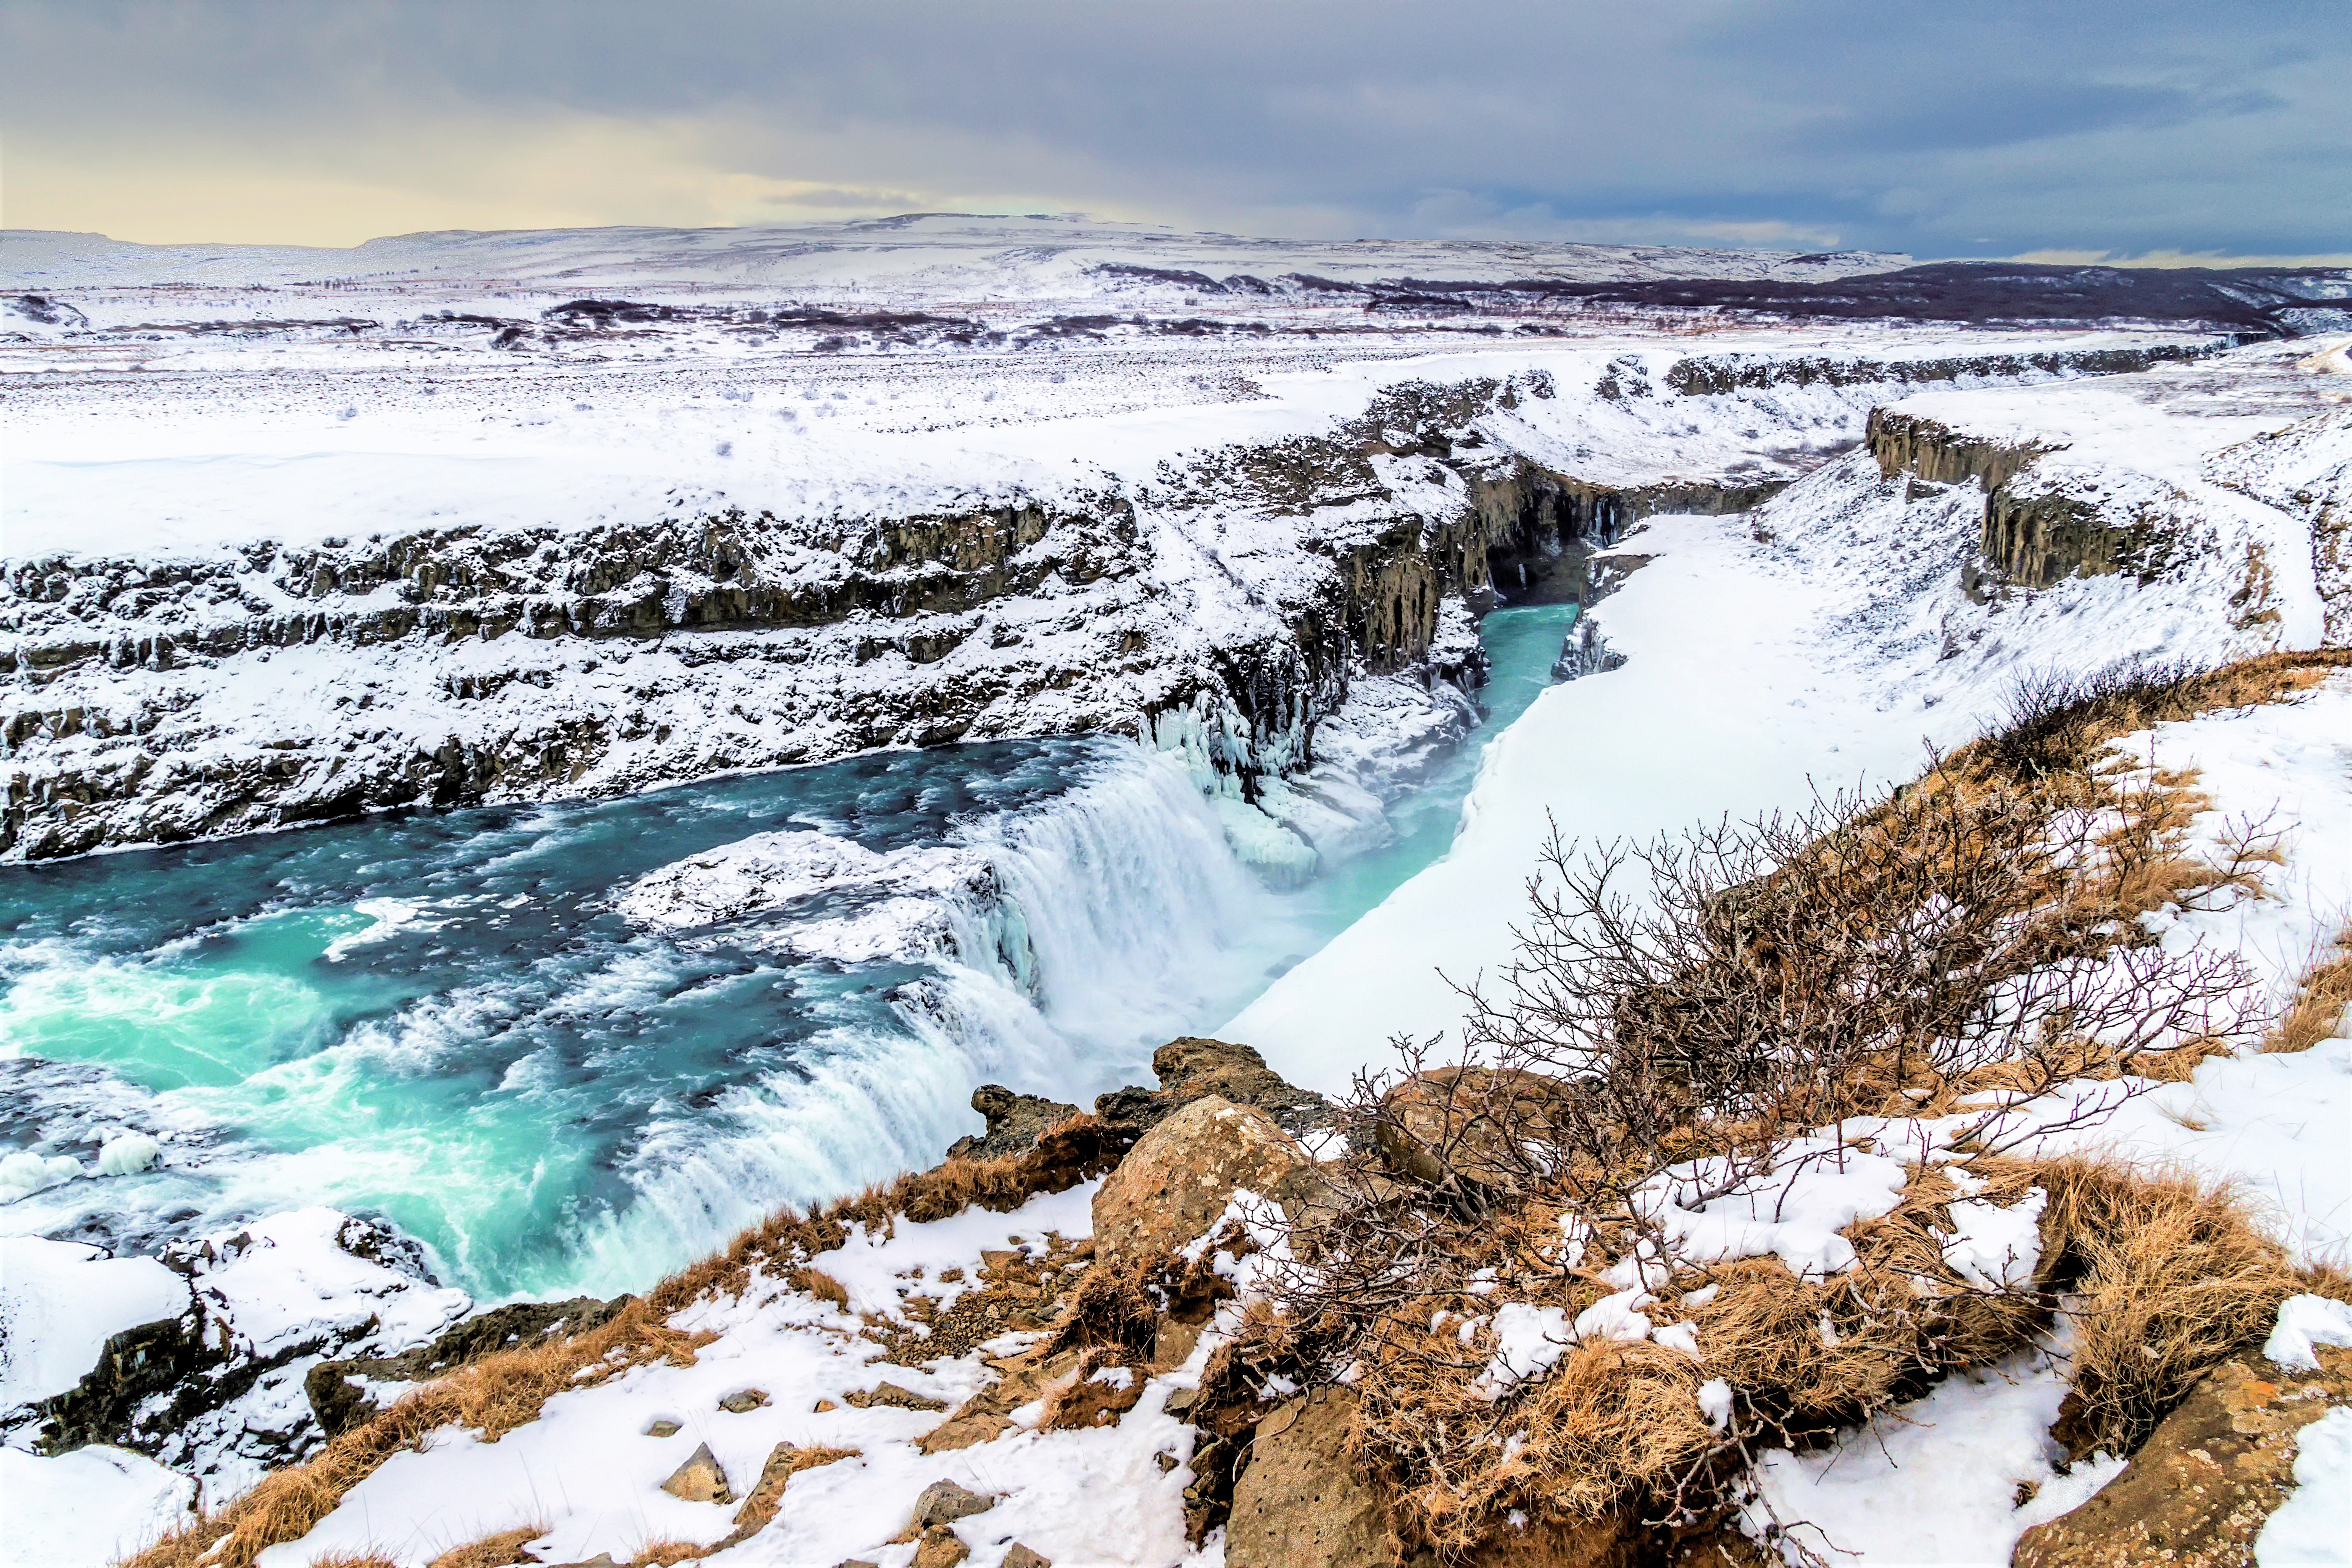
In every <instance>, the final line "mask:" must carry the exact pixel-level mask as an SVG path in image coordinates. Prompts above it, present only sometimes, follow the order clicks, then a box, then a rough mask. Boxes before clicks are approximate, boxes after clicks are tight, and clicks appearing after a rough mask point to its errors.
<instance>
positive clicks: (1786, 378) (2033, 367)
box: [1665, 342, 2222, 394]
mask: <svg viewBox="0 0 2352 1568" xmlns="http://www.w3.org/2000/svg"><path fill="white" fill-rule="evenodd" d="M2221 348H2222V345H2221V344H2220V343H2218V342H2217V343H2149V344H2145V345H2140V346H2136V347H2132V348H2118V349H2043V350H2032V351H2031V352H2027V353H2022V354H1952V355H1945V356H1941V357H1938V358H1936V359H1928V360H1876V359H1865V358H1862V357H1859V356H1854V355H1838V354H1692V355H1690V356H1688V357H1687V358H1685V359H1681V360H1677V361H1675V363H1674V365H1673V367H1672V368H1671V369H1669V370H1668V371H1666V373H1665V382H1666V384H1667V385H1668V386H1670V387H1672V388H1674V390H1675V391H1676V392H1683V393H1685V394H1698V393H1708V392H1736V391H1738V390H1740V389H1742V388H1759V389H1760V388H1764V387H1780V386H1799V387H1808V386H1833V387H1836V386H1853V385H1857V384H1863V383H1868V384H1871V385H1884V384H1885V383H1887V382H1894V383H1895V384H1897V385H1909V386H1927V385H1933V384H1935V383H1936V382H1956V381H1961V380H1964V379H1965V380H1985V381H2017V380H2021V379H2022V378H2025V377H2028V376H2033V375H2068V374H2071V375H2125V374H2128V373H2130V372H2132V371H2144V370H2147V369H2148V368H2149V367H2151V366H2154V365H2160V364H2168V363H2175V362H2178V361H2183V360H2196V359H2202V358H2204V357H2205V356H2207V355H2209V354H2215V353H2219V352H2220V351H2221Z"/></svg>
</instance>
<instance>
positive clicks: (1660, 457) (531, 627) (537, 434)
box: [0, 334, 2206, 858]
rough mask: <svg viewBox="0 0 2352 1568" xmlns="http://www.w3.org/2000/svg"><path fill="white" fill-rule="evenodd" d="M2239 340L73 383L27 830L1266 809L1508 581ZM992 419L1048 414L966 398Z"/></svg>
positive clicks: (19, 605)
mask: <svg viewBox="0 0 2352 1568" xmlns="http://www.w3.org/2000/svg"><path fill="white" fill-rule="evenodd" d="M2205 346H2206V345H2204V344H2201V343H2200V342H2198V341H2197V340H2189V341H2188V342H2185V343H2184V342H2182V341H2180V340H2161V339H2151V338H2147V337H2145V336H2142V337H2137V338H2134V337H2131V336H2128V335H2126V336H2121V337H2118V336H2117V335H2113V334H2084V335H2076V336H2074V337H2061V338H2058V339H2054V340H2024V341H2021V340H2018V339H2016V338H2014V337H2006V336H2000V335H1993V336H1979V337H1975V338H1969V337H1963V338H1960V339H1958V340H1954V339H1949V338H1941V339H1922V338H1919V337H1916V336H1909V337H1898V338H1897V339H1895V340H1885V339H1880V338H1861V339H1847V340H1833V341H1831V342H1828V343H1824V342H1823V341H1822V340H1808V341H1804V342H1801V343H1783V342H1781V341H1780V340H1769V339H1767V340H1757V341H1754V342H1751V343H1749V344H1748V345H1746V346H1744V347H1743V346H1741V345H1740V344H1739V343H1738V341H1734V342H1728V343H1724V344H1721V345H1720V346H1719V347H1718V346H1717V345H1714V344H1711V345H1709V347H1710V350H1713V351H1711V352H1710V353H1709V354H1708V355H1706V356H1704V357H1703V358H1701V357H1695V356H1692V355H1690V354H1689V353H1688V352H1687V351H1686V350H1683V349H1681V348H1679V347H1675V348H1668V347H1664V346H1663V345H1660V344H1658V343H1657V342H1656V341H1655V340H1651V341H1649V342H1647V343H1641V342H1639V341H1638V340H1637V341H1636V342H1635V343H1633V344H1628V343H1626V342H1625V341H1624V340H1619V342H1618V343H1617V344H1615V345H1612V346H1608V347H1602V348H1596V349H1587V350H1512V351H1501V352H1481V353H1475V354H1463V355H1448V356H1440V357H1435V358H1423V359H1420V360H1405V361H1370V362H1359V363H1354V364H1340V363H1336V362H1333V363H1325V364H1323V365H1320V366H1319V367H1318V368H1316V369H1313V370H1310V371H1292V372H1290V373H1286V374H1282V375H1279V376H1277V375H1273V374H1267V375H1265V377H1264V379H1263V380H1262V381H1258V382H1250V383H1248V385H1247V389H1246V395H1239V394H1235V393H1230V392H1219V393H1213V394H1210V395H1209V397H1208V401H1205V402H1202V401H1194V402H1192V403H1191V404H1190V406H1179V407H1175V408H1171V409H1167V410H1164V411H1162V412H1160V413H1155V414H1151V415H1149V416H1146V415H1142V414H1139V413H1082V412H1078V411H1082V410H1085V409H1087V408H1089V407H1090V406H1097V405H1096V404H1093V403H1092V402H1090V400H1093V399H1097V398H1098V397H1103V396H1114V397H1124V396H1130V395H1132V389H1131V385H1130V383H1131V382H1134V381H1135V379H1136V377H1137V375H1139V374H1140V375H1142V376H1144V377H1145V378H1147V379H1148V378H1150V377H1153V376H1157V377H1161V378H1167V377H1171V376H1172V375H1174V374H1175V373H1176V372H1177V371H1182V370H1184V369H1186V368H1187V367H1188V366H1192V365H1196V364H1197V363H1198V361H1196V360H1189V359H1185V358H1183V357H1182V356H1173V355H1171V354H1166V353H1162V354H1157V355H1142V356H1140V357H1138V356H1133V355H1118V356H1110V355H1097V356H1087V357H1082V358H1079V359H1076V360H1069V361H1063V362H1064V363H1065V364H1066V365H1068V366H1069V369H1068V370H1067V371H1055V373H1054V374H1052V375H1051V376H1050V377H1049V376H1047V375H1045V374H1044V373H1043V372H1042V371H1039V370H1037V369H1036V368H1035V367H1024V369H1023V370H1022V371H1020V372H1019V373H1014V372H1013V371H992V372H991V373H990V374H989V375H987V376H985V377H981V376H976V375H975V373H974V371H973V370H972V368H971V366H970V365H968V364H966V363H964V362H963V361H952V360H943V361H934V362H930V363H929V364H928V365H927V366H926V367H925V368H923V370H922V371H920V373H915V372H914V370H913V367H911V366H908V367H902V368H901V369H900V371H899V372H898V374H897V375H896V376H895V377H893V378H877V377H876V376H874V375H872V374H871V373H869V372H868V371H865V370H859V371H856V374H855V375H854V376H850V377H848V378H847V379H844V378H843V377H842V376H841V375H839V374H835V372H833V371H826V372H824V373H823V374H820V373H819V372H817V371H812V370H811V369H810V368H809V367H808V366H806V365H805V364H795V363H793V362H791V361H778V362H775V363H772V364H771V365H770V366H768V367H767V369H766V370H765V371H764V372H763V374H762V375H761V376H757V377H754V376H751V375H748V374H744V373H739V372H737V371H722V370H721V369H720V368H719V367H717V366H709V365H706V366H703V367H701V368H700V370H699V372H698V373H699V375H700V376H701V378H702V379H701V380H700V381H699V382H697V381H696V380H695V379H694V376H695V374H696V373H697V372H696V371H694V370H693V369H692V368H690V367H681V370H680V371H677V372H666V373H665V374H664V375H663V376H659V377H656V376H654V375H652V374H650V373H649V372H642V371H634V370H623V371H611V370H602V371H594V372H589V371H566V372H563V373H562V375H558V376H556V377H555V378H554V379H553V380H549V379H547V378H546V377H544V376H542V377H540V378H538V379H536V380H534V379H532V378H530V377H526V376H521V375H519V374H517V373H514V372H512V371H509V370H506V369H499V370H495V371H492V370H485V371H475V372H471V373H468V374H467V375H463V376H457V377H453V378H450V379H448V380H442V381H436V380H431V379H428V380H426V381H425V382H423V383H422V384H420V383H418V382H416V380H415V378H414V377H412V376H410V375H407V374H405V373H394V372H390V371H370V372H367V373H343V372H340V371H338V372H332V373H331V372H328V371H283V370H278V369H272V368H269V366H268V361H267V359H266V357H265V359H264V360H263V361H262V363H261V366H260V368H257V369H255V370H252V371H238V372H237V373H236V374H228V375H221V376H210V377H203V378H196V379H194V380H183V381H178V382H157V381H139V380H136V379H126V378H121V377H115V376H110V375H103V374H95V373H93V374H90V375H87V376H82V377H76V378H68V379H66V380H63V381H57V382H48V381H45V382H42V383H40V384H39V386H38V387H37V388H36V389H34V390H33V392H32V395H30V396H29V397H28V398H26V400H25V402H26V417H24V418H21V419H18V420H16V421H14V422H12V436H11V444H12V446H13V447H14V448H15V449H16V453H18V454H19V455H21V456H20V459H12V464H11V468H12V483H11V486H10V497H9V501H8V506H9V509H10V517H9V536H10V541H11V554H12V556H13V558H14V559H13V560H12V562H11V570H9V571H8V572H7V575H6V579H5V589H0V592H5V599H0V620H5V629H6V631H7V632H8V633H10V634H11V635H10V636H9V638H8V646H7V652H8V653H9V654H10V655H11V657H12V659H13V662H14V664H16V675H17V688H18V696H17V701H16V709H15V712H14V713H12V714H10V715H9V716H7V718H6V720H5V740H6V745H7V747H8V757H9V761H10V762H11V764H12V765H13V766H12V771H13V773H14V775H15V783H14V785H13V787H12V789H11V791H10V800H9V801H8V803H7V806H6V808H5V811H6V818H5V824H0V852H5V854H7V855H9V856H12V857H20V858H21V857H41V856H52V855H57V854H65V853H74V852H81V851H86V850H89V849H93V848H99V847H102V846H105V845H109V844H122V843H134V842H147V841H170V840H174V839H183V838H187V837H191V836H201V835H209V834H217V833H223V832H234V831H249V830H252V829H256V828H264V827H270V826H277V825H281V824H285V823H289V822H295V821H316V820H320V819H323V818H330V817H335V816H341V815H348V814H350V813H352V812H354V811H359V810H368V809H373V808H377V807H382V806H387V805H397V804H404V803H407V802H411V801H421V802H430V803H434V804H445V805H446V804H456V803H467V802H474V801H495V800H530V799H541V798H550V797H557V796H565V795H583V794H600V793H614V792H620V791H625V790H630V789H641V788H644V787H646V786H648V785H651V784H656V783H661V782H667V781H674V780H678V779H691V778H697V777H702V776H706V775H709V774H710V773H713V772H719V771H725V770H728V769H730V768H761V767H773V766H778V765H782V764H790V763H796V762H803V761H812V760H821V759H824V758H831V757H836V756H840V755H843V754H845V753H846V752H850V751H855V750H859V749H864V748H867V747H876V746H889V745H932V744H938V743H940V742H942V741H947V740H952V739H959V738H975V739H977V738H989V737H1003V736H1014V735H1036V734H1045V733H1072V732H1080V731H1105V730H1108V731H1112V732H1118V733H1126V734H1132V735H1138V736H1140V737H1147V738H1149V739H1150V740H1151V741H1152V742H1153V743H1154V744H1157V745H1160V746H1161V747H1172V748H1177V749H1181V750H1184V751H1185V752H1186V753H1187V755H1188V756H1189V757H1190V758H1192V761H1193V762H1194V763H1195V765H1196V766H1197V767H1198V768H1200V770H1201V772H1202V776H1203V781H1204V783H1206V784H1208V785H1209V786H1210V787H1211V788H1213V789H1215V790H1217V791H1218V792H1220V793H1230V794H1232V795H1234V796H1235V797H1237V798H1239V799H1243V800H1249V799H1252V798H1254V797H1255V795H1256V793H1257V792H1258V789H1259V786H1258V782H1257V781H1258V780H1259V779H1262V778H1265V777H1268V776H1273V775H1279V774H1283V773H1286V772H1289V771H1293V770H1296V769H1297V768H1303V767H1305V766H1307V764H1308V763H1310V762H1311V761H1312V759H1313V755H1314V732H1315V727H1316V726H1317V725H1318V723H1319V722H1321V720H1322V719H1323V718H1324V717H1326V716H1328V715H1329V714H1331V713H1332V712H1334V711H1336V709H1337V708H1338V706H1339V704H1340V703H1341V702H1342V701H1344V700H1345V698H1346V696H1347V695H1348V692H1349V685H1350V684H1351V683H1353V682H1356V681H1359V680H1361V679H1365V678H1382V679H1385V678H1389V677H1391V675H1393V674H1396V673H1398V672H1416V673H1417V674H1415V676H1414V679H1413V681H1412V683H1411V685H1412V686H1413V687H1414V688H1416V689H1421V690H1423V693H1424V697H1426V689H1427V686H1428V685H1429V682H1430V681H1432V680H1434V679H1440V678H1444V679H1448V680H1454V681H1457V682H1458V681H1463V680H1466V679H1472V678H1475V671H1472V670H1470V669H1467V668H1464V667H1457V666H1454V665H1450V664H1446V663H1445V661H1444V658H1443V657H1439V658H1438V659H1437V660H1436V662H1435V663H1434V664H1432V663H1431V662H1430V661H1431V660H1432V656H1433V655H1432V650H1433V647H1434V646H1435V640H1436V638H1437V634H1438V627H1439V622H1440V620H1441V614H1440V609H1441V606H1442V605H1444V604H1445V603H1448V602H1454V601H1460V602H1466V603H1470V604H1473V605H1478V604H1483V603H1484V602H1485V596H1486V594H1487V593H1488V592H1489V591H1490V584H1491V581H1492V576H1493V571H1494V570H1495V568H1496V565H1497V564H1500V563H1504V562H1507V561H1513V560H1527V559H1543V558H1545V557H1547V556H1549V554H1551V553H1555V552H1557V551H1558V550H1559V549H1560V548H1562V546H1563V545H1564V544H1567V543H1570V542H1573V541H1575V540H1577V539H1579V538H1599V539H1606V538H1608V537H1610V535H1611V534H1612V531H1613V530H1615V529H1617V528H1622V526H1623V525H1624V523H1625V522H1627V521H1628V520H1630V519H1631V518H1632V517H1637V516H1640V515H1642V514H1643V513H1645V512H1648V511H1654V510H1658V509H1660V508H1662V507H1675V508H1682V509H1692V508H1696V509H1699V510H1706V511H1715V510H1721V509H1724V508H1726V507H1740V506H1746V505H1751V504H1753V502H1754V501H1756V500H1757V499H1759V498H1761V497H1763V496H1765V495H1768V494H1769V493H1770V492H1771V490H1772V489H1773V488H1775V487H1777V486H1779V485H1781V484H1784V483H1786V482H1787V481H1788V480H1790V479H1791V478H1793V477H1795V476H1797V475H1798V474H1800V473H1801V472H1803V471H1804V469H1805V468H1806V466H1808V465H1810V464H1811V463H1812V462H1814V461H1817V460H1818V456H1819V455H1820V454H1821V453H1822V451H1823V450H1825V449H1834V448H1835V447H1837V446H1839V445H1842V444H1845V443H1846V442H1849V441H1851V440H1853V438H1854V437H1855V436H1856V435H1858V434H1860V426H1861V423H1862V419H1863V416H1864V413H1865V412H1866V411H1867V410H1868V408H1869V407H1871V406H1872V405H1873V404H1874V402H1880V401H1884V399H1885V397H1886V396H1887V395H1889V394H1890V393H1892V392H1895V391H1896V390H1897V389H1899V388H1901V387H1905V386H1913V385H1917V384H1920V383H1921V382H1933V383H1939V384H1960V385H1967V384H1979V383H1982V382H2004V381H2011V380H2016V379H2019V378H2025V379H2047V378H2049V377H2051V376H2053V375H2061V376H2063V375H2067V374H2071V373H2073V368H2074V363H2075V361H2077V360H2078V359H2079V360H2082V361H2084V363H2086V364H2089V365H2091V366H2092V367H2094V368H2098V369H2106V368H2112V367H2113V366H2114V365H2115V364H2116V362H2117V356H2118V355H2121V356H2125V357H2126V358H2127V359H2129V360H2130V361H2132V362H2137V363H2145V362H2147V361H2148V360H2149V359H2150V358H2152V357H2153V358H2162V357H2164V356H2167V355H2172V354H2179V353H2182V352H2191V351H2196V350H2200V349H2201V348H2203V347H2205ZM1725 350H1729V351H1730V352H1731V353H1732V354H1733V355H1734V356H1743V357H1733V358H1725V357H1724V351H1725ZM1776 360H1779V361H1785V368H1786V369H1787V371H1788V373H1787V374H1786V375H1780V374H1778V373H1776V372H1775V371H1774V368H1773V362H1774V361H1776ZM1275 363H1276V364H1279V363H1281V361H1279V360H1277V361H1275ZM1686 364H1687V365H1696V367H1697V368H1696V371H1693V372H1692V374H1693V375H1694V376H1696V380H1694V381H1693V382H1692V384H1693V385H1694V386H1699V387H1703V388H1704V387H1713V386H1714V385H1716V384H1717V382H1722V383H1724V384H1725V386H1726V387H1727V390H1721V391H1712V390H1701V391H1696V392H1684V391H1680V390H1677V386H1676V382H1675V375H1676V371H1677V367H1678V366H1684V365H1686ZM828 377H829V378H830V379H827V378H828ZM1074 383H1075V385H1074ZM982 387H985V388H986V389H987V390H986V392H985V394H984V395H983V394H982V393H981V392H980V391H979V389H981V388H982ZM681 389H682V390H684V391H685V393H686V398H687V401H686V402H684V404H683V405H680V404H679V403H677V401H676V400H677V397H678V394H679V391H680V390H681ZM828 389H830V390H828ZM852 389H856V390H857V391H858V392H862V393H863V401H862V402H860V401H856V400H854V399H853V398H852V396H851V392H852ZM247 392H252V393H255V394H257V396H259V397H261V398H263V399H264V400H266V401H264V402H262V403H261V404H260V405H259V406H257V405H256V404H255V403H254V402H250V401H247V398H246V397H245V395H244V394H246V393H247ZM1000 393H1003V394H1008V395H1007V396H1006V397H1005V398H1003V399H999V394H1000ZM1191 395H1192V398H1193V399H1195V400H1198V399H1200V398H1201V397H1202V395H1203V394H1202V392H1201V391H1200V390H1199V389H1197V388H1195V389H1194V390H1193V391H1192V394H1191ZM566 398H569V399H571V400H572V402H570V403H569V404H566V403H565V402H563V401H562V400H564V399H566ZM590 399H593V400H596V401H595V402H589V401H588V400H590ZM992 399H993V400H998V406H1006V405H1007V404H1008V403H1009V404H1010V406H1009V407H1007V413H1006V414H1005V416H1004V417H1005V418H1006V419H1007V420H1009V421H1010V423H1005V424H998V425H989V426H977V425H974V424H972V423H970V421H971V418H972V410H973V409H974V408H975V407H983V408H984V407H987V406H989V404H990V401H991V400H992ZM344 400H350V401H344ZM706 400H707V401H706ZM339 403H340V405H341V406H340V409H338V408H337V405H338V404H339ZM845 405H847V406H846V407H845ZM583 413H584V414H585V415H586V416H587V417H585V418H583V417H582V415H583ZM347 415H348V416H349V417H346V416H347ZM25 546H32V547H35V548H34V549H31V550H29V551H28V550H25V549H24V547H25ZM20 552H21V553H20ZM1441 652H1442V651H1441ZM1387 706H1395V705H1387ZM1423 706H1428V700H1424V701H1423ZM1440 706H1443V705H1442V704H1440ZM1409 727H1413V728H1426V727H1427V719H1426V717H1425V716H1424V717H1423V718H1421V719H1416V720H1412V721H1409Z"/></svg>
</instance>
